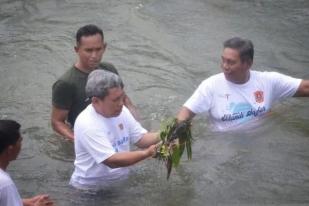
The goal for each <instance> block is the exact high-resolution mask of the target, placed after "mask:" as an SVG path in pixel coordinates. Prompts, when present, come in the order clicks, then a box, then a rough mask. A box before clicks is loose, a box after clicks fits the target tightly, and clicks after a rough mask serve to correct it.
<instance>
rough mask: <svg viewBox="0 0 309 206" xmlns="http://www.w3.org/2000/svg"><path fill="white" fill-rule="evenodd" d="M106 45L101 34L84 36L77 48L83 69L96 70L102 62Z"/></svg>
mask: <svg viewBox="0 0 309 206" xmlns="http://www.w3.org/2000/svg"><path fill="white" fill-rule="evenodd" d="M105 48H106V44H105V43H104V40H103V39H102V36H101V35H100V34H95V35H92V36H82V37H81V39H80V43H79V44H78V45H77V46H76V47H75V51H76V53H77V54H78V56H79V60H80V63H81V65H82V67H83V69H95V68H96V67H97V66H98V65H99V64H100V62H101V59H102V56H103V53H104V51H105Z"/></svg>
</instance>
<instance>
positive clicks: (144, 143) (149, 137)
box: [135, 132, 160, 148]
mask: <svg viewBox="0 0 309 206" xmlns="http://www.w3.org/2000/svg"><path fill="white" fill-rule="evenodd" d="M159 141H160V137H159V133H158V132H148V133H145V134H144V135H143V137H142V138H141V139H140V140H139V141H138V142H137V143H136V144H135V145H136V146H137V147H139V148H147V147H149V146H150V145H153V144H157V143H158V142H159Z"/></svg>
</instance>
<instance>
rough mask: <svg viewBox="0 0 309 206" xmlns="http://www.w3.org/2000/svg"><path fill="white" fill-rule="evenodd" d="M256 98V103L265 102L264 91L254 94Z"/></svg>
mask: <svg viewBox="0 0 309 206" xmlns="http://www.w3.org/2000/svg"><path fill="white" fill-rule="evenodd" d="M254 97H255V101H256V102H257V103H262V102H264V93H263V91H260V90H258V91H256V92H254Z"/></svg>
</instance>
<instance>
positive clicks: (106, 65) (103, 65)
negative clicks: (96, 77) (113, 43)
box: [99, 62, 119, 75]
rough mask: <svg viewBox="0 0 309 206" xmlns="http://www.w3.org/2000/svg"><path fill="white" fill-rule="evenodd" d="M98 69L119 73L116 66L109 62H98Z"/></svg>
mask: <svg viewBox="0 0 309 206" xmlns="http://www.w3.org/2000/svg"><path fill="white" fill-rule="evenodd" d="M99 69H103V70H106V71H110V72H113V73H115V74H118V75H119V73H118V71H117V69H116V67H115V66H114V65H113V64H111V63H109V62H102V63H100V65H99Z"/></svg>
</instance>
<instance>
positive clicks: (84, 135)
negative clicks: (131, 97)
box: [70, 104, 147, 190]
mask: <svg viewBox="0 0 309 206" xmlns="http://www.w3.org/2000/svg"><path fill="white" fill-rule="evenodd" d="M146 132H147V131H146V130H145V129H144V128H143V127H142V126H141V125H140V124H139V123H138V122H137V121H136V120H135V119H134V117H133V116H132V115H131V113H130V112H129V110H128V109H127V108H126V107H125V106H124V107H123V109H122V112H121V113H120V115H119V116H117V117H112V118H105V117H103V116H102V115H100V114H98V113H97V112H96V111H95V110H94V108H93V106H92V104H90V105H89V106H88V107H87V108H86V109H85V110H84V111H82V112H81V113H80V114H79V116H78V117H77V119H76V121H75V125H74V137H75V140H74V146H75V155H76V157H75V158H76V159H75V162H74V165H75V170H74V172H73V175H72V177H71V181H70V184H71V185H72V186H74V187H76V188H79V189H91V190H98V189H102V188H104V187H107V186H109V185H110V184H112V183H115V182H117V181H118V180H121V179H125V178H126V177H127V175H128V172H129V168H128V167H121V168H115V169H112V168H110V167H108V166H107V165H105V164H103V163H102V162H103V161H104V160H106V159H108V158H109V157H111V156H112V155H113V154H115V153H117V152H123V151H130V144H131V143H136V142H138V141H139V140H140V138H141V137H142V136H143V134H145V133H146Z"/></svg>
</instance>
